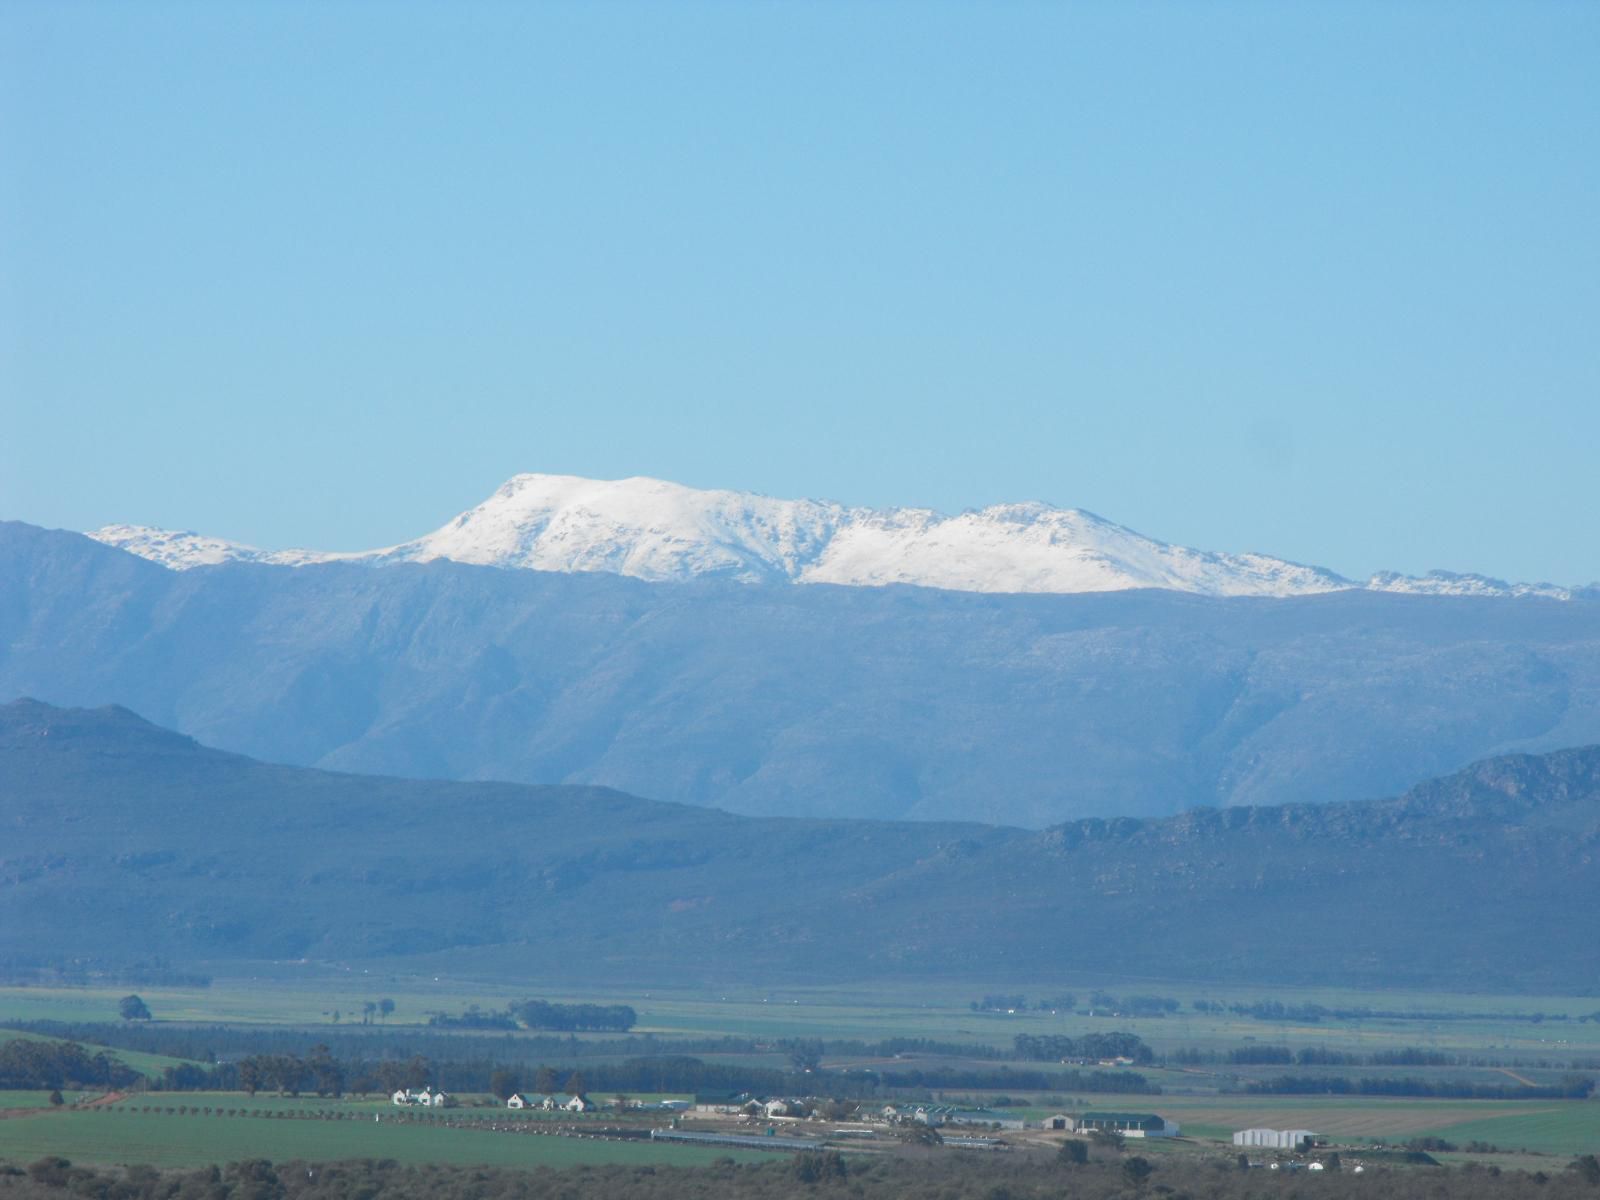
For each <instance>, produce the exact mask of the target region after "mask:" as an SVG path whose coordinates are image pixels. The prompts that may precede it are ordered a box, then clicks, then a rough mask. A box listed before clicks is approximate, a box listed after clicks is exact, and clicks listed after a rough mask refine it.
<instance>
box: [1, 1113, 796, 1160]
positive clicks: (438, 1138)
mask: <svg viewBox="0 0 1600 1200" xmlns="http://www.w3.org/2000/svg"><path fill="white" fill-rule="evenodd" d="M190 1098H191V1097H184V1099H190ZM174 1099H177V1097H174ZM46 1154H59V1155H61V1156H62V1157H64V1158H68V1159H71V1160H72V1161H73V1162H83V1163H102V1164H118V1163H123V1164H126V1163H149V1164H151V1165H153V1166H161V1167H188V1166H203V1165H206V1164H208V1163H225V1162H234V1161H237V1160H240V1159H247V1158H268V1159H272V1160H273V1161H275V1162H282V1161H285V1160H288V1159H293V1158H299V1159H306V1160H309V1161H332V1160H334V1159H342V1158H392V1159H395V1160H396V1161H397V1162H403V1163H455V1164H459V1165H468V1166H472V1165H482V1166H500V1167H516V1166H553V1167H562V1166H571V1165H575V1164H578V1163H624V1164H629V1165H642V1164H645V1163H666V1164H673V1163H677V1164H680V1165H683V1166H697V1165H702V1164H704V1163H708V1162H712V1161H713V1160H715V1159H718V1158H724V1157H731V1158H735V1159H739V1160H741V1161H747V1162H764V1161H768V1159H769V1158H770V1157H771V1156H770V1155H768V1154H762V1153H758V1152H745V1151H732V1152H730V1151H726V1150H722V1149H718V1148H715V1147H704V1148H703V1147H699V1146H664V1145H659V1144H651V1143H648V1142H646V1143H632V1142H605V1141H591V1140H588V1139H580V1138H564V1137H543V1136H536V1135H533V1134H524V1133H495V1132H490V1131H487V1130H473V1129H447V1128H436V1127H430V1126H426V1125H412V1124H406V1123H402V1122H397V1121H373V1120H372V1119H370V1117H363V1118H362V1119H358V1120H347V1121H317V1120H292V1119H281V1118H280V1119H271V1118H264V1117H217V1116H211V1117H206V1116H167V1115H164V1114H163V1115H157V1114H153V1113H142V1112H137V1111H133V1110H131V1109H118V1108H111V1109H106V1110H102V1111H88V1110H78V1111H58V1112H41V1113H39V1114H38V1115H37V1116H26V1117H18V1118H13V1119H11V1120H3V1121H0V1160H11V1161H13V1162H18V1163H27V1162H31V1161H33V1160H35V1159H37V1158H39V1157H41V1156H42V1155H46Z"/></svg>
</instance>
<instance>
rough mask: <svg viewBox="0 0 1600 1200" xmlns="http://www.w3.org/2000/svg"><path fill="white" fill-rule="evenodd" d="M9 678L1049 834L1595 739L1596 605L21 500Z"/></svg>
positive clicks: (269, 723) (807, 801)
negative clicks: (682, 566) (1061, 578)
mask: <svg viewBox="0 0 1600 1200" xmlns="http://www.w3.org/2000/svg"><path fill="white" fill-rule="evenodd" d="M0 695H35V696H39V697H41V698H43V699H46V700H49V701H52V702H57V703H66V704H88V705H97V704H105V703H121V704H127V705H129V706H131V707H134V708H136V709H137V710H138V711H141V712H143V713H146V714H148V715H149V716H150V717H152V718H153V719H155V720H158V721H160V722H161V723H162V724H165V725H169V726H172V727H174V728H178V729H181V730H183V731H184V732H185V733H189V734H192V735H194V736H197V737H200V738H202V739H203V740H204V741H206V742H208V743H210V744H213V745H217V746H220V747H223V748H225V749H228V750H234V751H239V752H243V753H248V754H253V755H255V756H257V757H260V758H266V759H272V760H276V761H284V762H293V763H298V764H302V765H307V766H322V767H329V768H334V769H340V770H355V771H370V772H380V773H386V774H399V775H408V776H413V777H433V778H499V779H514V780H522V781H526V782H532V783H581V784H598V785H605V786H610V787H617V788H621V789H622V790H625V791H631V792H638V793H643V794H648V795H654V796H657V797H660V798H662V799H668V800H677V801H685V802H690V803H697V804H714V805H718V806H720V807H724V808H729V809H732V810H735V811H740V812H746V813H753V814H767V813H771V814H775V813H793V814H805V815H813V816H829V815H860V816H876V817H892V818H900V817H913V818H918V819H938V820H951V819H956V820H967V819H972V820H984V821H991V822H998V823H1004V824H1015V825H1027V826H1033V827H1040V826H1044V825H1049V824H1052V823H1056V822H1059V821H1062V820H1066V819H1069V818H1071V817H1075V816H1087V815H1091V814H1105V815H1161V814H1165V813H1172V812H1176V811H1179V810H1181V809H1183V808H1188V807H1193V806H1195V805H1204V804H1211V805H1218V804H1235V803H1254V804H1261V803H1281V802H1285V801H1301V800H1312V801H1320V800H1334V799H1341V798H1348V797H1352V796H1377V795H1384V794H1392V793H1394V792H1397V791H1399V790H1401V789H1403V788H1405V787H1407V786H1410V785H1411V784H1413V783H1415V782H1417V781H1419V780H1421V779H1425V778H1428V777H1430V776H1434V775H1438V774H1441V773H1444V772H1447V771H1450V770H1453V769H1455V768H1458V767H1460V766H1462V765H1464V764H1465V763H1468V762H1470V761H1472V760H1474V759H1476V758H1482V757H1485V756H1487V755H1492V754H1497V753H1503V752H1506V751H1510V750H1542V749H1549V748H1552V747H1554V746H1560V745H1572V744H1577V743H1584V742H1590V741H1600V603H1596V602H1595V601H1592V600H1584V599H1576V600H1573V601H1571V602H1567V603H1556V602H1553V601H1548V600H1541V599H1536V598H1525V599H1496V598H1482V599H1477V598H1458V597H1433V596H1403V595H1385V594H1374V593H1368V592H1359V591H1357V592H1335V593H1330V594H1327V595H1321V596H1309V597H1300V598H1290V599H1283V600H1258V599H1250V598H1236V599H1213V598H1208V597H1200V596H1190V595H1183V594H1179V593H1174V592H1163V591H1133V592H1112V593H1102V594H1092V595H1076V596H1053V595H1038V596H1026V595H1019V596H986V595H973V594H969V593H961V592H952V591H937V590H933V589H920V588H897V587H887V588H841V587H830V586H824V585H818V586H813V587H803V588H797V587H783V588H752V587H747V586H744V585H741V584H737V583H733V582H726V581H715V580H700V581H696V582H691V583H680V584H672V583H655V584H652V583H645V582H642V581H639V580H635V579H626V578H619V577H617V576H615V575H610V574H604V573H580V574H556V573H548V572H541V571H502V570H494V569H489V568H484V567H472V566H464V565H461V564H458V563H452V562H447V561H435V562H430V563H423V564H398V565H396V566H393V567H390V568H387V569H385V570H380V571H375V570H371V569H369V568H367V567H363V566H358V565H352V564H341V563H329V564H319V565H312V566H307V567H304V568H300V569H296V570H285V569H283V568H279V567H269V566H261V565H255V564H245V563H232V564H225V565H222V566H216V567H206V568H201V569H196V570H191V571H182V572H176V571H169V570H165V569H162V568H161V567H158V566H156V565H155V564H153V563H149V562H146V561H144V560H142V559H139V558H136V557H134V556H132V555H128V554H123V553H121V552H118V551H116V550H113V549H110V548H108V547H106V546H102V545H99V544H97V543H95V542H92V541H90V540H89V539H87V538H84V537H81V536H78V535H74V534H66V533H49V532H46V531H43V530H38V529H32V528H31V527H28V526H21V525H0Z"/></svg>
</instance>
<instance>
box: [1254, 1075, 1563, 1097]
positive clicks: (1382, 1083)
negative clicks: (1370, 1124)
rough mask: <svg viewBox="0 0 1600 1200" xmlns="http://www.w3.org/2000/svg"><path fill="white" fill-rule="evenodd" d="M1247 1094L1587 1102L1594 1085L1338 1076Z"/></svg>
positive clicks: (1290, 1079) (1270, 1082) (1292, 1079)
mask: <svg viewBox="0 0 1600 1200" xmlns="http://www.w3.org/2000/svg"><path fill="white" fill-rule="evenodd" d="M1245 1090H1246V1091H1247V1092H1251V1093H1254V1094H1257V1095H1266V1096H1316V1095H1334V1096H1434V1097H1438V1098H1440V1099H1450V1100H1587V1099H1588V1098H1589V1097H1590V1096H1592V1095H1593V1094H1594V1090H1595V1081H1594V1080H1593V1079H1589V1078H1586V1077H1584V1076H1581V1075H1569V1076H1567V1077H1566V1078H1565V1079H1563V1080H1562V1081H1561V1082H1560V1083H1557V1084H1550V1085H1547V1086H1533V1087H1530V1086H1528V1085H1526V1084H1506V1085H1501V1084H1495V1083H1469V1082H1467V1081H1465V1080H1429V1079H1416V1078H1408V1079H1370V1078H1365V1079H1348V1078H1345V1077H1344V1076H1342V1075H1279V1076H1277V1077H1276V1078H1273V1079H1259V1080H1253V1081H1251V1082H1250V1083H1249V1084H1247V1085H1246V1086H1245Z"/></svg>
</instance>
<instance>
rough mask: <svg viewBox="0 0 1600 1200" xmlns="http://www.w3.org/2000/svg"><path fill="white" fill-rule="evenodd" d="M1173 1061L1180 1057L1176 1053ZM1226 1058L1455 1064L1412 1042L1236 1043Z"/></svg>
mask: <svg viewBox="0 0 1600 1200" xmlns="http://www.w3.org/2000/svg"><path fill="white" fill-rule="evenodd" d="M1174 1061H1182V1060H1181V1059H1179V1058H1178V1057H1177V1056H1176V1055H1175V1056H1174ZM1228 1061H1229V1062H1230V1063H1233V1064H1235V1065H1237V1066H1254V1065H1261V1064H1268V1065H1271V1064H1277V1063H1299V1064H1300V1065H1301V1066H1303V1067H1312V1066H1315V1067H1453V1066H1457V1065H1458V1061H1457V1059H1456V1058H1455V1056H1454V1055H1450V1054H1444V1053H1441V1052H1440V1051H1438V1050H1423V1049H1420V1048H1419V1047H1416V1046H1402V1047H1400V1048H1398V1049H1395V1050H1374V1051H1373V1052H1372V1053H1371V1054H1357V1053H1354V1052H1351V1051H1346V1050H1327V1049H1323V1048H1321V1047H1318V1046H1306V1047H1304V1048H1302V1049H1301V1050H1298V1051H1294V1050H1290V1049H1289V1047H1287V1046H1240V1047H1237V1048H1235V1049H1232V1050H1229V1051H1228Z"/></svg>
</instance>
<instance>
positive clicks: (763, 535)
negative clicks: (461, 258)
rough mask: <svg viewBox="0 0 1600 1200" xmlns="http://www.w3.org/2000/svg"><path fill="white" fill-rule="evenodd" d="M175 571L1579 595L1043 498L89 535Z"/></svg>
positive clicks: (534, 503)
mask: <svg viewBox="0 0 1600 1200" xmlns="http://www.w3.org/2000/svg"><path fill="white" fill-rule="evenodd" d="M89 536H90V537H93V538H95V539H96V540H98V541H101V542H103V543H105V544H107V545H112V546H116V547H118V548H119V549H123V550H126V551H128V552H129V553H132V554H137V555H139V556H141V557H144V558H148V559H150V560H151V561H154V562H158V563H160V564H162V565H163V566H167V567H170V568H172V569H175V570H190V569H194V568H197V567H202V566H214V565H218V564H220V563H223V562H232V561H243V562H257V563H263V564H268V565H276V566H305V565H308V564H311V563H324V562H353V563H364V564H367V565H372V566H384V565H390V564H393V563H398V562H428V561H432V560H434V559H440V558H444V559H449V560H450V561H453V562H461V563H470V564H476V565H483V566H496V567H503V568H508V569H532V570H547V571H561V572H581V571H600V572H609V573H614V574H620V575H627V576H631V577H634V578H640V579H646V580H651V581H654V582H665V581H671V580H680V581H681V580H687V579H694V578H701V577H707V576H711V577H722V578H730V579H734V580H736V581H738V582H741V583H750V584H774V583H798V584H817V583H832V584H840V585H844V586H851V587H873V586H884V585H888V584H909V585H913V586H919V587H933V588H943V589H948V590H955V591H972V592H1012V593H1017V592H1023V593H1028V592H1037V593H1054V594H1071V593H1084V592H1101V591H1118V590H1127V589H1135V588H1163V589H1169V590H1174V591H1183V592H1191V593H1195V594H1200V595H1214V596H1276V597H1283V596H1302V595H1313V594H1317V593H1321V592H1329V591H1342V590H1355V589H1365V590H1370V591H1399V592H1409V593H1414V594H1439V595H1482V596H1545V597H1549V598H1552V599H1569V598H1570V597H1571V596H1572V594H1573V589H1570V588H1562V587H1556V586H1554V585H1551V584H1546V583H1534V584H1527V583H1507V582H1505V581H1503V580H1497V579H1491V578H1489V577H1487V576H1482V575H1472V574H1458V573H1453V572H1447V571H1435V572H1431V573H1430V574H1428V575H1425V576H1420V577H1414V576H1404V575H1400V574H1397V573H1395V572H1380V573H1378V574H1375V575H1373V576H1371V577H1370V578H1368V579H1367V580H1366V581H1364V582H1357V581H1354V580H1350V579H1346V578H1344V577H1343V576H1340V575H1338V574H1336V573H1335V572H1332V571H1329V570H1327V569H1325V568H1322V567H1313V566H1306V565H1304V564H1301V563H1295V562H1291V561H1288V560H1286V559H1280V558H1275V557H1272V556H1270V555H1264V554H1254V553H1246V554H1226V553H1216V552H1211V551H1201V550H1193V549H1190V548H1188V547H1184V546H1176V545H1171V544H1168V543H1165V542H1160V541H1157V540H1155V539H1153V538H1149V537H1145V536H1144V535H1142V534H1139V533H1136V532H1134V531H1133V530H1131V529H1128V528H1126V527H1125V526H1122V525H1118V524H1116V523H1115V522H1112V521H1109V520H1106V519H1105V518H1104V517H1100V516H1097V515H1096V514H1094V513H1091V512H1087V511H1085V510H1082V509H1073V508H1065V509H1064V508H1057V507H1054V506H1052V505H1048V504H1045V503H1043V502H1040V501H1029V502H1022V503H1005V504H994V505H990V506H988V507H986V508H982V509H969V510H967V511H965V512H962V513H959V514H956V515H954V516H947V515H944V514H941V513H938V512H935V511H933V510H932V509H925V508H891V509H870V508H862V507H847V506H845V505H841V504H837V503H834V502H831V501H818V500H777V499H773V498H771V497H767V496H762V495H758V494H755V493H750V492H735V491H728V490H701V489H695V488H689V487H685V486H683V485H681V484H675V483H670V482H667V481H663V480H658V479H650V478H646V477H642V476H641V477H632V478H628V479H621V480H593V479H585V478H582V477H579V476H570V475H541V474H521V475H516V476H513V477H512V478H511V479H510V480H508V481H507V482H506V483H505V484H503V485H502V486H501V487H500V488H499V489H497V490H496V491H495V492H494V494H493V495H491V496H490V497H489V498H488V499H487V500H485V501H483V502H482V503H481V504H478V505H476V506H474V507H473V508H471V509H468V510H467V511H466V512H463V513H461V514H460V515H458V516H456V517H455V518H453V519H452V520H450V521H448V522H446V524H444V525H443V526H441V527H440V528H439V529H437V530H435V531H433V532H432V533H429V534H426V535H424V536H422V537H420V538H415V539H413V540H411V541H408V542H402V543H400V544H398V545H395V546H390V547H386V548H383V549H378V550H370V551H360V552H350V553H333V552H323V551H313V550H283V551H272V550H261V549H258V548H256V547H252V546H245V545H241V544H238V543H232V542H227V541H225V540H223V539H219V538H212V537H206V536H204V535H201V534H197V533H192V532H175V531H171V530H162V529H154V528H151V527H147V526H135V525H107V526H104V527H102V528H101V529H97V530H95V531H93V532H92V533H90V534H89Z"/></svg>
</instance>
